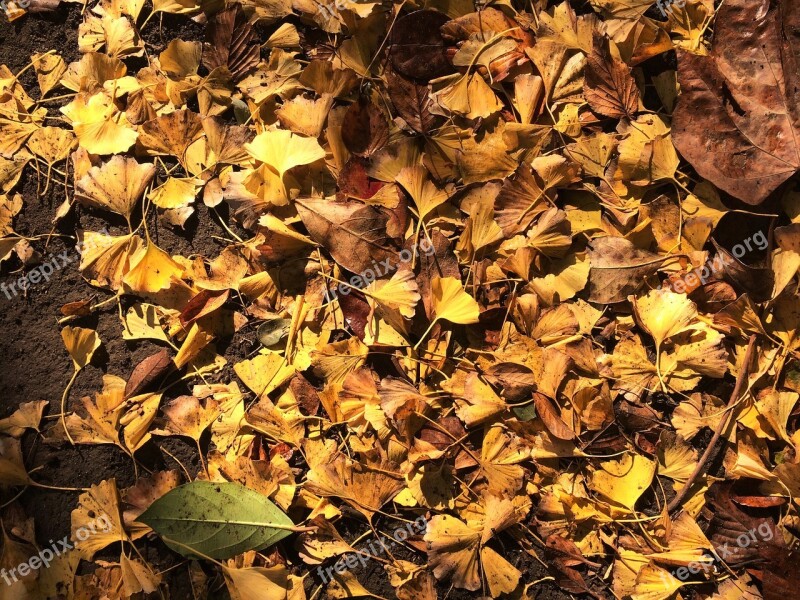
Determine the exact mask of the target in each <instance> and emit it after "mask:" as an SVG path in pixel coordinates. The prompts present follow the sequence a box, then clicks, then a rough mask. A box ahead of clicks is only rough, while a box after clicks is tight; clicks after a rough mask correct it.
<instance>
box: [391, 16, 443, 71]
mask: <svg viewBox="0 0 800 600" xmlns="http://www.w3.org/2000/svg"><path fill="white" fill-rule="evenodd" d="M449 20H450V19H448V17H447V15H445V14H444V13H440V12H439V11H436V10H418V11H415V12H412V13H409V14H407V15H405V16H403V17H400V18H399V19H397V22H396V23H395V24H394V28H393V29H392V36H391V38H390V46H389V58H390V59H391V61H392V66H393V67H394V68H395V69H396V70H398V71H400V73H402V74H403V75H405V76H406V77H413V78H414V79H419V80H422V81H430V80H431V79H434V78H436V77H441V76H442V75H447V74H448V73H452V72H453V66H452V65H451V64H450V61H449V60H448V59H447V55H446V53H445V44H444V40H443V39H442V34H441V31H440V28H441V26H442V25H444V24H445V23H447V22H448V21H449Z"/></svg>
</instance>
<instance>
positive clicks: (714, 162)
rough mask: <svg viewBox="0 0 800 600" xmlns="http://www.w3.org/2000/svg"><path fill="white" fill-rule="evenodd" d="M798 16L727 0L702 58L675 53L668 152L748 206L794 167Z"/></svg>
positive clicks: (761, 0)
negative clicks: (673, 149) (671, 148)
mask: <svg viewBox="0 0 800 600" xmlns="http://www.w3.org/2000/svg"><path fill="white" fill-rule="evenodd" d="M781 13H783V14H784V15H785V16H786V18H785V19H784V20H783V27H784V28H785V31H786V37H787V38H788V40H789V41H787V43H786V44H785V47H784V45H783V44H782V41H781V40H782V35H783V34H782V32H781V20H782V19H781ZM798 13H800V10H798V9H797V3H796V2H780V3H779V4H778V3H775V5H774V6H772V7H771V3H770V2H769V0H731V1H729V2H725V3H723V4H722V6H721V7H720V9H719V11H718V12H717V16H716V19H715V24H716V25H715V28H714V29H715V32H714V46H713V48H712V50H711V52H710V54H709V55H708V56H701V55H698V54H692V53H689V52H686V51H683V50H680V49H679V50H678V82H679V83H680V88H681V95H680V97H679V99H678V105H677V107H676V109H675V114H674V120H673V130H672V136H673V139H674V143H675V147H676V148H677V149H678V151H679V152H680V153H681V154H682V155H683V157H684V158H685V159H686V160H688V161H689V162H690V163H691V165H692V166H693V167H694V168H695V170H696V171H697V172H698V173H699V174H700V175H701V176H703V177H705V178H706V179H708V180H709V181H711V182H712V183H713V184H714V185H716V186H717V187H719V188H721V189H723V190H725V191H726V192H728V193H729V194H731V195H732V196H735V197H736V198H738V199H739V200H742V201H743V202H746V203H747V204H752V205H756V204H761V203H762V202H763V201H764V200H765V199H766V198H767V196H769V195H770V194H771V193H772V192H773V191H774V190H775V189H776V188H777V187H778V186H780V185H781V184H782V183H783V182H784V181H786V180H787V179H789V178H790V177H791V176H792V175H794V173H795V172H797V170H798V168H800V78H799V77H798V72H797V64H798V50H797V49H798V47H800V45H798V43H797V35H796V34H795V35H794V36H792V35H791V31H792V28H794V30H795V31H796V28H797V25H798V21H799V20H800V17H798Z"/></svg>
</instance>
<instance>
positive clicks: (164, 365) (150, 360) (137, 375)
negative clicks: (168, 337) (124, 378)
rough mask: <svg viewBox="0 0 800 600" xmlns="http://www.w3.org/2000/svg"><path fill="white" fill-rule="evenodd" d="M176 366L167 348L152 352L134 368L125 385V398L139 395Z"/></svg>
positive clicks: (158, 381) (161, 379)
mask: <svg viewBox="0 0 800 600" xmlns="http://www.w3.org/2000/svg"><path fill="white" fill-rule="evenodd" d="M174 366H175V365H174V364H173V363H172V358H171V357H170V355H169V352H167V349H166V348H164V349H162V350H160V351H158V352H156V353H155V354H151V355H150V356H148V357H147V358H145V359H144V360H142V362H140V363H139V364H138V365H136V368H134V369H133V373H131V376H130V377H129V378H128V383H127V385H126V386H125V398H131V397H133V396H138V395H139V394H142V393H144V392H146V391H147V390H148V389H150V388H151V387H152V386H153V385H155V384H156V383H160V382H161V381H163V380H164V378H165V377H166V376H167V375H169V374H170V373H171V372H172V370H173V369H174Z"/></svg>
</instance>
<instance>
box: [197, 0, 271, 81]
mask: <svg viewBox="0 0 800 600" xmlns="http://www.w3.org/2000/svg"><path fill="white" fill-rule="evenodd" d="M260 58H261V47H260V46H259V43H258V36H257V35H256V32H255V31H254V30H253V26H252V24H251V23H250V22H249V21H248V18H247V15H245V13H244V11H243V10H242V6H241V5H240V4H234V5H232V6H229V7H228V8H226V9H225V10H223V11H221V12H218V13H217V14H215V15H214V16H213V17H211V18H210V19H209V20H208V25H207V28H206V42H205V44H203V66H204V67H205V68H206V69H208V70H209V71H213V70H214V69H216V68H217V67H228V70H229V71H230V72H231V75H232V76H233V80H234V81H238V80H239V79H241V78H242V77H243V76H244V75H245V74H246V73H247V72H248V71H249V70H250V69H252V68H253V67H255V66H256V65H257V64H258V61H259V59H260Z"/></svg>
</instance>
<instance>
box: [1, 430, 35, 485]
mask: <svg viewBox="0 0 800 600" xmlns="http://www.w3.org/2000/svg"><path fill="white" fill-rule="evenodd" d="M30 481H31V479H30V477H28V472H27V471H26V470H25V463H24V461H23V460H22V446H21V445H20V441H19V440H15V439H14V438H6V437H2V438H0V487H5V486H9V485H28V484H29V483H30Z"/></svg>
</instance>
